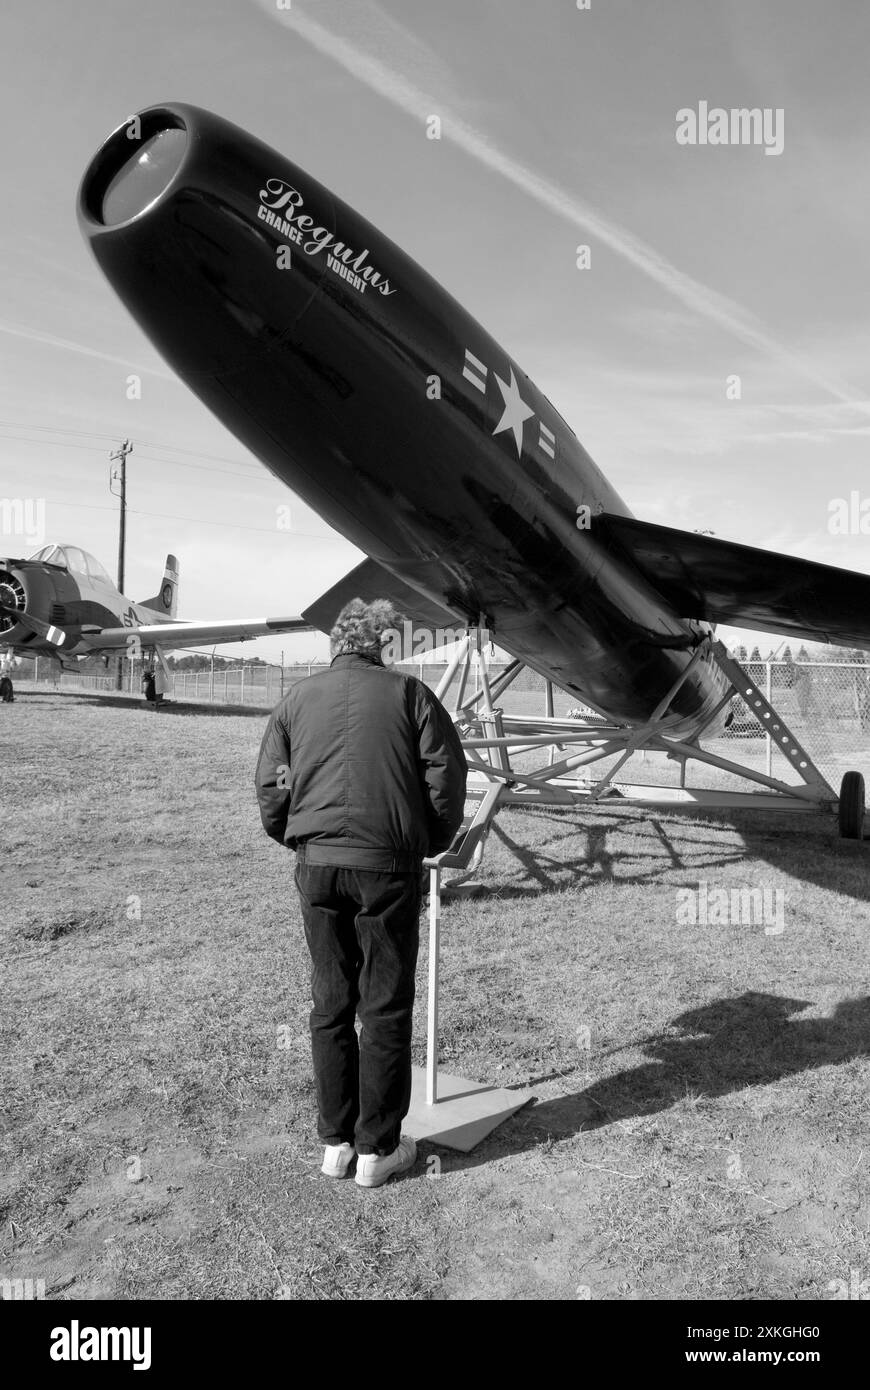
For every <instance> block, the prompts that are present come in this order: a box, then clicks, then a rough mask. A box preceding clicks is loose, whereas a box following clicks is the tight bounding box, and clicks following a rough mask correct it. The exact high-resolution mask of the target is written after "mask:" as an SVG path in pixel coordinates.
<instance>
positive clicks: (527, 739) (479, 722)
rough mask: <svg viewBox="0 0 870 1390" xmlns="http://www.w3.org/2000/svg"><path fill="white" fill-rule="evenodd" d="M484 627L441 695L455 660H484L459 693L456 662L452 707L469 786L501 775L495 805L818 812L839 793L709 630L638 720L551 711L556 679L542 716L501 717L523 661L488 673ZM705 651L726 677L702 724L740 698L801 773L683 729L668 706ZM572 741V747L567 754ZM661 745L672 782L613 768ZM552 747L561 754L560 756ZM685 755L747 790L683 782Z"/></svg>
mask: <svg viewBox="0 0 870 1390" xmlns="http://www.w3.org/2000/svg"><path fill="white" fill-rule="evenodd" d="M480 638H481V634H480V633H479V632H477V634H476V640H473V634H469V637H468V638H467V639H466V641H465V643H464V644H463V647H462V649H461V650H460V651H459V652H458V653H457V655H456V657H455V658H454V661H453V662H452V663H451V666H450V667H449V668H448V670H447V671H446V672H445V675H444V679H443V680H442V682H441V686H440V687H439V694H440V695H442V696H443V695H444V694H446V692H447V690H448V689H449V686H450V684H451V683H452V680H453V677H454V675H455V674H456V671H457V669H458V668H459V666H460V664H461V663H463V662H464V663H465V664H466V666H467V665H468V663H469V662H470V661H471V660H472V659H474V660H476V661H477V662H478V663H479V664H480V667H481V675H480V688H479V690H478V692H477V693H476V694H474V695H472V696H471V697H466V696H465V689H466V686H467V678H466V671H465V670H463V671H462V674H461V679H460V685H459V691H458V694H457V699H456V705H455V708H454V718H455V719H456V721H457V724H458V725H459V728H460V732H461V734H462V739H463V747H464V749H465V753H466V757H467V759H468V765H469V769H470V772H471V778H470V782H469V786H470V789H474V788H475V787H476V786H480V785H491V784H493V783H499V784H500V785H501V786H502V787H503V788H504V795H503V797H502V799H501V804H502V805H504V804H511V803H513V804H517V803H522V802H526V803H532V804H544V805H557V806H566V805H584V804H588V803H593V804H594V803H596V802H600V801H602V800H604V799H607V802H608V805H609V806H610V805H613V804H615V803H616V802H623V803H626V804H632V805H636V806H649V807H659V808H662V809H667V810H671V811H675V810H698V809H716V808H718V809H728V810H733V809H735V808H738V807H744V808H749V809H756V810H757V809H763V810H784V811H816V810H819V809H828V808H830V809H833V808H834V807H835V806H836V804H837V793H836V792H835V790H834V788H833V787H832V786H831V785H830V783H829V782H828V781H827V780H826V778H825V777H824V776H823V774H822V773H821V772H820V771H819V769H818V768H817V767H816V765H815V764H814V763H813V761H812V758H811V757H810V755H809V753H808V752H807V750H806V749H805V748H804V747H803V745H802V744H801V742H800V740H799V739H797V738H796V737H795V735H794V733H793V732H792V730H791V729H790V728H789V727H788V725H787V724H786V723H785V720H784V719H783V718H782V717H781V715H779V714H778V713H777V711H776V710H775V708H774V707H773V705H772V703H771V701H770V700H769V699H768V698H767V696H766V695H765V694H764V693H763V692H762V691H761V690H760V689H759V687H758V686H757V685H756V684H755V682H754V681H753V680H752V678H751V677H750V676H749V675H748V674H747V673H746V671H744V670H743V668H742V667H741V666H740V665H739V663H738V662H736V661H735V660H734V659H733V657H730V656H729V655H728V652H727V650H726V649H725V647H724V646H723V644H722V643H721V642H720V641H718V640H717V639H715V638H712V637H708V638H706V639H705V641H704V642H702V643H701V644H700V645H699V646H698V648H697V649H696V651H695V653H694V655H693V657H692V660H691V662H690V663H689V664H688V665H687V667H686V669H685V670H684V671H683V672H682V674H681V675H680V677H679V679H678V680H677V681H676V682H675V684H674V685H673V687H672V688H671V689H670V690H669V691H668V692H667V694H666V695H665V696H664V698H663V699H662V700H661V701H660V702H659V704H658V705H657V706H656V708H655V709H654V710H653V712H652V713H651V715H650V717H649V719H647V720H646V721H644V722H643V723H614V722H611V721H609V720H607V719H606V718H605V717H604V716H601V715H595V714H594V713H592V712H591V711H590V714H589V716H588V717H587V718H583V719H557V718H554V716H553V712H552V711H553V685H552V682H551V681H546V682H545V687H544V692H545V708H546V714H545V715H544V716H543V717H541V718H534V717H523V716H512V715H506V714H505V713H504V712H503V711H502V710H501V709H499V708H498V707H497V705H496V704H495V703H494V702H495V701H496V700H497V699H498V698H499V697H500V696H501V694H502V693H503V692H504V690H506V689H507V687H508V685H510V684H511V682H512V681H514V680H515V679H516V677H517V676H518V675H519V673H520V671H521V670H522V669H523V663H522V662H519V661H514V662H511V663H510V665H509V666H508V667H507V668H506V670H505V671H504V672H503V673H502V674H501V675H500V676H499V677H498V678H497V679H496V680H495V681H491V680H490V678H489V674H488V672H487V669H486V657H485V654H484V651H483V644H482V642H481V640H480ZM710 654H712V656H713V658H714V660H715V662H716V664H717V665H718V666H719V668H720V670H721V671H722V672H723V674H724V675H725V676H726V678H727V681H728V687H727V689H726V691H725V693H724V694H723V696H722V698H721V699H720V700H719V702H718V704H717V706H716V708H715V709H714V710H713V712H712V713H711V715H710V718H709V720H708V726H709V724H710V723H711V722H712V721H713V720H714V719H715V718H716V716H717V715H718V714H719V713H720V711H721V710H722V709H723V707H724V706H725V705H727V704H728V702H729V701H730V700H731V698H732V697H733V696H734V695H739V696H740V698H741V699H742V700H744V701H745V703H746V705H747V706H748V708H749V710H750V712H751V713H752V714H753V715H754V716H755V717H756V719H757V720H758V722H759V725H760V726H761V730H762V733H764V734H766V735H767V736H768V738H769V740H770V744H771V745H775V746H776V747H777V748H778V749H779V751H780V753H781V754H782V756H783V757H784V758H785V759H786V761H787V762H788V763H789V764H790V766H791V767H792V768H793V769H794V771H795V773H796V774H797V777H798V778H799V779H800V780H799V781H797V782H794V783H788V782H784V781H782V780H781V779H780V778H777V777H774V776H773V775H772V772H771V770H770V765H769V766H768V768H767V770H766V771H763V772H762V771H760V770H758V769H756V768H752V767H747V766H745V765H744V764H742V763H738V762H737V761H735V760H734V759H731V758H725V757H722V756H720V755H719V754H717V753H713V752H711V751H710V750H709V749H707V748H705V747H703V745H702V743H701V742H700V738H701V737H702V735H703V730H702V731H701V735H695V736H693V737H692V738H691V739H686V738H684V737H680V736H679V734H678V733H676V732H675V727H676V726H677V725H678V724H679V723H680V720H679V718H678V717H677V716H674V715H669V714H668V709H669V707H670V704H671V702H672V701H673V698H674V696H675V695H676V693H677V691H678V690H679V688H680V686H681V685H682V684H683V682H684V681H685V680H686V678H687V676H688V675H689V673H690V671H691V670H692V669H693V667H694V665H695V664H696V663H697V662H700V661H701V660H703V659H705V658H708V657H709V656H710ZM571 748H576V749H577V750H578V751H576V752H570V751H569V750H570V749H571ZM533 752H540V753H546V755H547V758H546V762H544V763H541V764H540V765H538V766H536V767H534V768H533V769H531V770H528V769H523V770H520V769H518V768H517V766H516V764H515V762H514V761H513V759H515V758H516V757H517V756H518V755H520V754H524V753H533ZM640 752H644V753H647V752H658V753H664V754H665V755H666V756H667V757H668V758H670V759H672V760H674V761H676V762H677V763H679V785H678V786H676V787H673V786H660V785H657V784H655V783H649V782H622V781H618V780H617V774H618V773H619V771H620V770H621V768H622V767H623V766H624V765H625V763H626V762H628V760H629V758H631V756H632V755H633V754H634V753H640ZM557 753H561V754H563V755H564V754H566V753H567V756H562V757H560V758H557V757H556V754H557ZM607 758H615V761H614V763H613V765H612V766H611V767H610V768H609V769H608V770H607V771H606V772H605V773H603V775H601V776H600V777H598V778H597V779H594V778H592V777H591V776H586V777H584V776H580V775H578V772H579V769H581V768H590V769H591V768H592V767H593V765H594V764H595V763H598V762H601V761H602V760H604V759H607ZM689 763H698V764H701V765H702V766H703V765H706V766H707V767H711V768H716V769H718V770H719V771H722V772H727V773H730V774H732V775H733V776H735V777H739V778H741V779H742V780H743V781H745V782H748V783H751V784H753V787H754V789H753V790H749V791H724V790H721V789H718V788H713V787H702V786H690V785H687V782H686V769H687V766H688V764H689Z"/></svg>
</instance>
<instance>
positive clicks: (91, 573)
mask: <svg viewBox="0 0 870 1390" xmlns="http://www.w3.org/2000/svg"><path fill="white" fill-rule="evenodd" d="M30 559H31V560H38V561H40V562H41V563H42V564H44V565H59V566H60V567H61V569H65V570H69V572H70V574H75V575H78V576H79V578H81V579H90V580H91V581H92V582H95V583H97V584H109V585H111V587H112V588H114V587H115V586H114V584H113V583H112V580H111V578H110V577H109V575H108V574H107V573H106V571H105V569H104V568H103V566H102V565H101V564H100V562H99V560H97V559H96V558H95V557H94V556H93V555H90V554H89V553H88V552H87V550H82V549H81V548H80V546H77V545H56V544H55V543H54V542H52V543H51V544H50V545H44V546H43V547H42V549H41V550H37V552H36V554H35V555H31V556H30Z"/></svg>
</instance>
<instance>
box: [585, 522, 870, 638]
mask: <svg viewBox="0 0 870 1390" xmlns="http://www.w3.org/2000/svg"><path fill="white" fill-rule="evenodd" d="M592 525H593V527H595V530H596V533H597V534H599V535H601V534H603V535H604V536H606V537H607V538H608V540H609V542H610V545H611V546H612V547H613V548H614V549H616V550H618V551H620V552H622V553H623V554H624V555H625V556H626V557H627V558H628V559H629V560H631V562H632V563H633V564H634V565H635V566H636V568H637V569H639V570H640V572H641V573H642V574H643V575H644V577H645V578H646V579H647V580H648V582H649V583H650V584H651V585H652V586H653V588H655V589H656V590H657V592H658V593H660V594H661V596H662V597H663V598H665V599H667V601H668V602H669V603H670V604H672V606H673V607H674V609H675V610H676V612H677V613H679V615H680V616H681V617H683V618H697V619H702V620H705V621H707V622H711V623H731V624H733V625H734V626H735V627H747V628H757V629H758V630H759V631H761V632H773V633H777V634H780V635H783V636H792V635H793V636H795V637H802V638H805V639H807V640H808V641H813V642H832V643H834V644H835V645H838V646H845V647H862V648H867V649H870V574H859V573H856V572H855V571H854V570H843V569H838V568H836V567H835V566H834V565H820V564H818V563H816V562H815V561H813V560H801V559H798V558H797V557H795V556H794V555H779V554H777V553H776V552H775V551H772V550H757V549H756V548H755V547H754V546H751V545H738V544H737V542H736V541H725V540H720V539H719V538H718V537H716V536H701V535H698V534H697V532H694V531H677V530H674V529H673V528H672V527H670V526H659V525H657V524H656V523H653V522H649V521H638V520H636V519H635V518H634V517H628V516H615V515H613V514H612V513H608V512H604V513H602V514H601V515H600V516H596V517H593V519H592Z"/></svg>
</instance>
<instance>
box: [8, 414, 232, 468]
mask: <svg viewBox="0 0 870 1390" xmlns="http://www.w3.org/2000/svg"><path fill="white" fill-rule="evenodd" d="M0 428H2V429H15V430H38V431H39V432H40V433H42V434H74V435H78V436H79V437H80V438H82V439H109V440H113V441H114V440H115V439H117V437H118V435H117V432H116V433H115V434H102V433H101V432H100V431H99V430H70V429H65V428H64V427H63V426H60V425H58V426H55V425H28V424H26V423H24V422H22V421H21V420H0ZM12 437H13V438H18V437H20V436H12ZM34 442H35V443H36V442H38V441H34ZM139 443H140V444H141V445H143V446H145V447H147V448H149V449H168V450H170V451H171V452H173V453H176V454H189V455H190V456H191V457H192V458H200V459H214V461H215V463H234V464H241V465H243V466H244V467H251V468H252V470H253V471H256V470H258V469H259V468H260V465H259V464H254V465H247V464H245V463H244V460H243V459H231V458H225V457H224V456H223V455H222V454H204V453H202V451H201V450H197V449H182V448H180V447H178V446H177V445H175V444H156V443H154V442H153V441H151V440H148V439H140V440H139Z"/></svg>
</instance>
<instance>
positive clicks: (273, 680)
mask: <svg viewBox="0 0 870 1390" xmlns="http://www.w3.org/2000/svg"><path fill="white" fill-rule="evenodd" d="M326 664H327V663H325V662H324V663H317V662H312V663H305V664H301V665H294V666H285V667H283V668H282V667H280V666H267V665H259V664H258V665H252V664H250V663H247V664H246V663H243V662H239V663H238V664H234V665H231V666H226V665H223V664H219V663H218V662H215V663H214V666H213V667H210V668H207V669H205V670H200V671H189V670H183V671H175V672H174V673H173V680H172V682H171V685H170V688H169V689H168V690H167V692H166V698H167V699H170V700H174V701H180V702H185V703H188V702H189V703H196V702H202V703H212V704H220V705H227V706H230V707H232V706H234V705H235V706H246V707H248V708H252V709H262V710H263V711H264V712H266V711H268V710H270V709H272V708H273V707H274V706H275V705H276V704H277V703H278V701H279V700H280V699H281V698H282V696H283V695H285V694H286V693H287V691H288V690H290V688H291V687H292V686H293V685H294V684H295V683H296V681H299V680H304V679H305V678H306V677H307V676H310V675H312V674H313V673H315V672H317V671H318V670H324V669H326ZM743 665H744V669H745V670H747V671H748V673H749V675H750V676H751V677H752V679H753V680H754V681H755V683H756V684H757V685H758V686H759V688H760V689H761V690H762V691H763V692H764V693H765V694H766V695H767V697H768V699H769V700H770V701H771V703H772V704H773V706H774V708H775V709H776V711H777V713H778V714H779V715H780V716H781V718H782V719H783V720H784V722H785V723H786V724H787V725H788V726H789V727H790V729H791V731H792V733H793V734H794V735H795V736H796V737H797V738H798V739H799V740H800V742H801V743H802V744H803V745H804V747H805V748H806V750H807V751H808V752H809V754H810V756H811V758H812V759H813V761H814V762H815V763H816V764H817V766H818V767H819V769H820V771H821V772H822V773H823V774H824V775H825V777H827V779H828V781H829V782H830V783H831V785H832V786H833V787H834V789H835V790H837V789H838V788H839V784H840V779H841V778H842V775H843V773H844V772H845V771H847V770H849V769H850V768H854V769H856V770H857V771H859V772H863V774H864V776H865V778H866V779H867V781H868V783H870V662H857V661H842V660H841V661H836V660H833V661H747V662H744V663H743ZM396 669H398V670H402V671H407V672H409V673H410V674H412V675H415V676H417V677H419V679H421V680H423V681H425V682H426V684H427V685H429V686H430V687H432V688H433V689H434V688H435V687H436V686H437V685H438V682H439V681H440V679H441V677H442V675H443V673H444V670H445V664H444V663H443V662H438V663H436V662H426V661H424V660H417V661H412V662H406V663H403V664H402V665H401V666H398V667H397V668H396ZM489 670H490V676H491V678H492V679H495V678H496V677H497V676H498V675H499V674H500V673H501V672H502V671H503V670H504V664H503V663H498V662H492V663H490V667H489ZM12 674H13V679H14V682H15V684H16V685H17V686H20V687H22V689H26V688H28V687H30V688H41V689H48V690H52V689H71V690H91V691H95V692H97V691H100V692H117V691H118V689H119V687H118V680H117V674H116V672H115V671H111V670H109V671H105V672H101V671H90V672H87V671H83V672H81V673H79V672H63V673H60V672H59V670H58V668H57V666H56V664H55V663H53V662H49V661H47V660H44V659H43V660H41V661H38V662H34V661H28V662H24V663H23V664H22V666H21V667H19V668H18V669H17V670H15V671H14V672H13V673H12ZM141 675H142V663H141V661H132V662H131V661H127V660H125V661H124V663H123V667H122V684H121V687H120V689H121V691H122V692H124V693H126V694H128V695H133V696H136V697H138V698H140V699H141V698H142V685H141ZM478 684H479V676H478V675H477V673H476V672H473V673H472V675H471V677H470V682H469V687H468V689H469V690H472V691H473V690H474V689H475V688H476V686H477V685H478ZM453 690H455V682H454V685H453V687H452V689H451V691H450V692H448V697H447V703H448V704H449V703H450V696H451V695H452V693H453ZM544 701H545V682H544V679H543V677H542V676H539V675H538V674H537V672H535V671H530V670H528V669H525V670H523V671H522V672H521V673H520V675H519V677H518V678H517V680H516V681H515V682H514V684H513V685H511V686H510V687H509V688H508V690H507V691H505V693H504V695H502V696H501V697H500V699H499V705H500V706H501V708H503V709H504V711H505V713H507V714H516V715H543V714H544V712H545V703H544ZM580 708H581V707H578V705H577V700H576V697H575V696H570V695H568V694H567V693H566V692H564V691H561V690H554V714H555V715H556V716H557V717H560V718H565V717H568V716H569V714H570V712H571V711H573V710H579V709H580ZM731 713H732V719H731V723H730V726H729V728H728V729H726V730H725V731H724V732H723V733H721V734H720V735H719V736H717V737H716V738H715V739H712V740H711V741H710V742H709V743H708V742H707V741H706V740H705V746H706V747H709V748H710V750H711V751H712V752H715V753H719V754H721V755H722V756H723V757H726V758H730V759H732V760H734V761H735V762H740V763H743V764H745V765H747V766H749V767H753V768H755V769H757V770H758V771H761V772H765V771H767V772H770V773H772V775H773V776H774V777H778V778H781V779H782V780H783V781H786V782H792V781H795V780H796V778H795V774H794V772H793V770H792V769H791V767H790V765H789V764H788V763H787V762H786V760H785V759H784V758H783V756H782V754H781V753H780V752H779V750H778V748H777V747H776V744H775V743H773V742H771V741H770V740H769V739H768V736H767V734H766V733H765V731H764V730H763V729H762V728H761V725H760V724H759V723H758V720H757V719H756V718H755V716H754V715H753V714H752V713H751V711H750V710H749V709H748V708H747V706H746V705H745V704H744V702H743V700H742V699H740V698H739V697H736V696H735V698H734V700H733V701H732V709H731Z"/></svg>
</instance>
